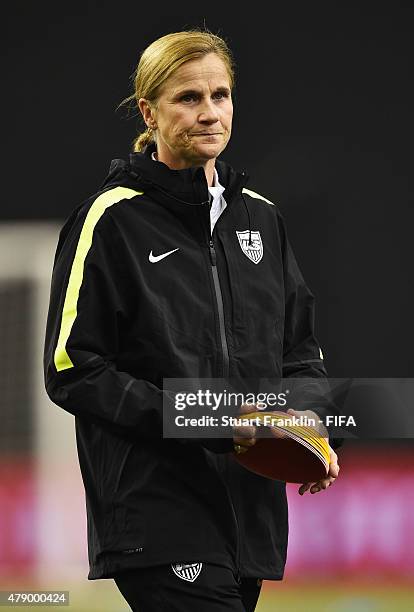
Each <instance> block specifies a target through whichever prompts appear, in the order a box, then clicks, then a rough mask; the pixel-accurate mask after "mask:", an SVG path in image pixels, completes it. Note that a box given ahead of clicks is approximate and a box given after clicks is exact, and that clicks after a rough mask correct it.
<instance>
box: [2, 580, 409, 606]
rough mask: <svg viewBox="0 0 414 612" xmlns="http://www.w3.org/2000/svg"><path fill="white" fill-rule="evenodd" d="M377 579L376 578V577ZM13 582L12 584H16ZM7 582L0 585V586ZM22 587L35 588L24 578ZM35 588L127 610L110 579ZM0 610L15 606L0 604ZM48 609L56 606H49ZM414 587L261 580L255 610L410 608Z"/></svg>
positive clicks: (76, 603)
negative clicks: (289, 582)
mask: <svg viewBox="0 0 414 612" xmlns="http://www.w3.org/2000/svg"><path fill="white" fill-rule="evenodd" d="M378 582H380V581H378ZM16 586H17V585H16V584H15V585H14V588H16ZM10 588H11V586H10V584H9V585H8V586H6V585H4V584H3V585H0V589H1V590H7V589H10ZM21 588H22V589H23V588H24V590H29V589H30V588H35V586H34V584H30V585H29V583H28V582H25V586H24V587H23V586H22V585H21ZM37 588H38V589H42V588H43V589H49V590H50V589H56V590H69V591H70V605H69V606H65V607H62V608H61V609H62V610H70V612H130V608H129V606H128V605H127V604H126V602H125V601H124V600H123V598H122V596H121V594H120V593H119V592H118V590H117V588H116V586H115V584H114V583H113V581H112V580H100V581H94V582H90V581H89V582H88V581H87V580H85V582H84V583H76V584H72V585H70V584H68V583H65V584H50V583H49V584H48V585H47V586H43V587H39V586H38V587H37ZM1 609H2V610H10V611H12V610H16V609H17V608H16V607H8V606H2V607H1ZM19 609H21V608H19ZM25 609H26V610H38V611H41V610H49V611H50V610H51V607H46V606H25ZM52 609H58V608H55V607H53V608H52ZM413 610H414V587H410V586H408V585H400V586H397V585H395V584H390V585H389V586H386V585H383V584H382V585H378V586H375V584H373V583H370V584H367V585H364V584H361V583H358V584H355V583H352V582H345V581H344V582H342V583H336V584H334V585H332V584H331V585H329V586H327V585H324V584H321V583H318V584H313V585H312V586H311V585H309V583H298V582H294V583H291V584H287V583H286V582H285V583H278V582H276V583H273V582H264V586H263V589H262V594H261V596H260V600H259V604H258V606H257V608H256V612H280V611H292V612H400V611H401V612H412V611H413Z"/></svg>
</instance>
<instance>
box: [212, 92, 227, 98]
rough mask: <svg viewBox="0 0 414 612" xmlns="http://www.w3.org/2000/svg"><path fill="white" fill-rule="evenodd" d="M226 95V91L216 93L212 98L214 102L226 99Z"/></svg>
mask: <svg viewBox="0 0 414 612" xmlns="http://www.w3.org/2000/svg"><path fill="white" fill-rule="evenodd" d="M228 95H229V94H228V93H227V92H226V91H216V93H215V94H214V98H216V100H222V99H223V98H228Z"/></svg>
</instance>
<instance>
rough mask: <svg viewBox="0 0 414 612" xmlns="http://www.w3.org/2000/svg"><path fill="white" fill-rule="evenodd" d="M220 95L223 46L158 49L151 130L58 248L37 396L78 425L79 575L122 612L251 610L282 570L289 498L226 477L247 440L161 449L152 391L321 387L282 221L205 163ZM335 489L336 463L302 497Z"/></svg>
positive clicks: (190, 36) (201, 35) (246, 433)
mask: <svg viewBox="0 0 414 612" xmlns="http://www.w3.org/2000/svg"><path fill="white" fill-rule="evenodd" d="M233 86H234V71H233V62H232V58H231V54H230V51H229V49H228V47H227V45H226V43H225V42H224V41H223V40H222V39H221V38H219V37H217V36H215V35H213V34H211V33H209V32H198V31H189V32H178V33H174V34H169V35H167V36H164V37H162V38H160V39H158V40H156V41H155V42H153V43H152V44H151V45H150V46H149V47H148V48H147V49H146V50H145V51H144V53H143V54H142V57H141V59H140V62H139V65H138V68H137V71H136V78H135V93H134V96H133V97H134V99H136V102H137V105H138V107H139V110H140V112H141V114H142V117H143V120H144V122H145V124H146V130H145V132H144V133H143V134H141V135H139V137H138V138H137V139H136V141H135V144H134V150H135V152H134V153H132V154H131V155H130V158H129V160H128V162H124V161H122V160H114V161H113V162H112V165H111V169H110V173H109V176H108V177H107V179H106V181H105V183H104V185H103V187H102V188H101V190H100V191H99V192H98V193H97V194H95V195H94V196H92V197H91V198H89V199H88V200H87V201H86V202H84V203H83V204H81V205H80V206H79V207H78V208H77V209H75V210H74V212H73V213H72V215H71V216H70V218H69V219H68V220H67V222H66V223H65V225H64V227H63V229H62V230H61V233H60V236H59V243H58V247H57V252H56V257H55V264H54V271H53V278H52V287H51V299H50V307H49V317H48V325H47V332H46V343H45V383H46V389H47V392H48V394H49V397H50V398H51V399H52V401H53V402H55V403H56V404H57V405H59V406H61V407H62V408H64V409H65V410H67V411H69V412H71V413H72V414H74V415H75V417H76V433H77V444H78V452H79V460H80V466H81V470H82V476H83V480H84V485H85V490H86V502H87V515H88V545H89V560H90V572H89V576H88V577H89V579H92V580H94V579H99V578H110V577H111V578H115V580H116V583H117V585H118V587H119V589H120V590H121V592H122V593H123V595H124V596H125V598H126V599H127V600H128V602H129V603H130V605H131V607H132V609H133V610H145V611H151V610H157V611H159V610H180V611H183V610H189V611H190V610H191V611H192V612H193V611H194V610H196V609H197V610H209V611H213V610H217V611H219V610H220V611H224V610H229V611H230V610H231V611H236V610H237V611H242V610H254V608H255V605H256V602H257V598H258V596H259V592H260V585H261V580H262V579H269V580H280V579H282V577H283V570H284V565H285V560H286V546H287V504H286V493H285V485H284V483H282V482H279V481H272V480H267V479H264V478H261V477H259V476H256V475H254V474H253V473H251V472H249V471H247V470H245V469H244V468H242V467H240V466H239V465H238V464H237V462H235V461H234V450H236V451H237V452H245V451H247V452H248V448H249V447H250V446H251V445H252V444H254V443H255V435H256V433H255V431H254V428H249V427H245V428H239V429H238V430H235V431H234V432H233V434H232V435H233V439H231V438H230V439H225V438H222V439H217V440H216V439H197V440H190V439H188V440H186V439H180V440H174V439H164V438H163V429H162V424H163V420H162V410H163V400H166V401H167V404H168V401H169V399H168V398H169V396H168V394H166V392H165V391H163V379H164V378H181V379H190V378H224V379H225V378H227V377H228V376H232V377H236V378H239V379H244V378H248V377H252V378H257V379H259V378H266V377H268V378H269V377H280V376H282V375H283V376H284V377H287V376H290V377H294V376H308V377H312V378H313V377H315V378H324V377H325V376H326V372H325V369H324V366H323V362H322V358H321V353H320V349H319V346H318V343H317V341H316V339H315V337H314V334H313V328H312V325H313V323H312V320H313V296H312V294H311V293H310V292H309V290H308V289H307V287H306V285H305V284H304V282H303V279H302V276H301V274H300V271H299V269H298V267H297V264H296V261H295V258H294V256H293V254H292V251H291V249H290V246H289V243H288V241H287V238H286V232H285V227H284V223H283V220H282V218H281V216H280V213H279V211H278V209H277V208H276V207H275V206H274V205H273V204H272V203H271V202H269V201H268V200H266V198H264V197H262V196H261V195H258V194H257V193H255V192H253V191H251V190H249V189H247V188H246V187H245V185H246V183H247V176H246V174H245V173H239V172H236V171H235V170H233V168H231V167H230V166H229V165H227V164H226V163H224V162H222V161H218V160H217V157H218V156H219V155H220V153H221V152H222V151H223V150H224V148H225V147H226V145H227V143H228V141H229V138H230V134H231V127H232V116H233V106H232V89H233ZM172 409H173V407H171V410H172ZM241 411H245V407H244V406H242V407H241ZM319 414H321V411H319ZM337 474H338V466H337V462H336V454H335V453H334V451H331V466H330V472H329V474H328V477H327V478H326V479H324V480H323V481H321V482H319V483H305V484H304V485H303V486H302V487H301V489H300V492H301V493H303V492H305V491H306V490H308V489H310V490H311V492H316V491H318V490H321V489H324V488H326V487H327V486H329V485H330V484H331V483H332V482H333V481H334V480H335V478H336V476H337Z"/></svg>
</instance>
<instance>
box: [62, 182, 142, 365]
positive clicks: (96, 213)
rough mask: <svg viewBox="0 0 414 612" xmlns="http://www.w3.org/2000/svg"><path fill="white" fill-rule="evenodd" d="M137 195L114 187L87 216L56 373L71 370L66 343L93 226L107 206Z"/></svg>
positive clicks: (65, 307) (69, 289) (70, 284)
mask: <svg viewBox="0 0 414 612" xmlns="http://www.w3.org/2000/svg"><path fill="white" fill-rule="evenodd" d="M136 195H143V192H142V191H134V190H133V189H128V188H127V187H114V188H113V189H110V190H109V191H106V192H105V193H102V194H101V195H100V196H98V197H97V198H96V200H95V201H94V203H93V204H92V206H91V207H90V209H89V211H88V214H87V215H86V219H85V222H84V224H83V227H82V231H81V233H80V236H79V241H78V246H77V247H76V253H75V257H74V259H73V263H72V269H71V272H70V276H69V282H68V285H67V288H66V296H65V302H64V304H63V311H62V321H61V324H60V333H59V339H58V342H57V346H56V350H55V367H56V370H57V371H58V372H60V371H61V370H67V369H68V368H73V367H74V365H73V363H72V361H71V360H70V357H69V355H68V354H67V352H66V343H67V341H68V338H69V336H70V332H71V330H72V326H73V324H74V322H75V320H76V316H77V305H78V298H79V291H80V288H81V285H82V280H83V270H84V267H85V259H86V256H87V254H88V252H89V249H90V248H91V246H92V238H93V232H94V229H95V226H96V224H97V223H98V221H99V219H100V218H101V217H102V215H103V214H104V212H105V210H106V209H107V208H109V206H112V205H113V204H117V203H118V202H120V201H121V200H127V199H130V198H133V197H135V196H136Z"/></svg>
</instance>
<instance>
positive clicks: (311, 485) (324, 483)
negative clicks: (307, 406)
mask: <svg viewBox="0 0 414 612" xmlns="http://www.w3.org/2000/svg"><path fill="white" fill-rule="evenodd" d="M287 413H288V414H292V415H293V416H296V417H300V416H306V417H308V419H315V422H316V423H319V420H320V417H319V416H318V415H317V414H316V413H315V412H313V411H312V410H293V409H292V408H289V410H288V411H287ZM320 427H322V431H324V430H325V431H326V428H325V427H324V426H323V425H322V426H321V425H320V424H319V426H317V427H316V429H320ZM326 433H327V432H326ZM324 437H325V440H326V441H327V443H328V444H329V437H328V436H324ZM339 469H340V468H339V465H338V455H337V454H336V453H335V451H334V450H333V449H332V448H331V447H329V471H328V474H327V476H326V478H322V479H321V480H319V481H318V482H305V483H303V485H302V486H301V487H299V489H298V493H299V495H303V494H304V493H306V491H308V490H310V492H311V493H319V491H323V490H325V489H327V488H328V487H330V486H331V484H332V483H333V482H335V480H336V479H337V478H338V475H339Z"/></svg>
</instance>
